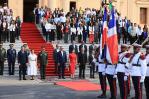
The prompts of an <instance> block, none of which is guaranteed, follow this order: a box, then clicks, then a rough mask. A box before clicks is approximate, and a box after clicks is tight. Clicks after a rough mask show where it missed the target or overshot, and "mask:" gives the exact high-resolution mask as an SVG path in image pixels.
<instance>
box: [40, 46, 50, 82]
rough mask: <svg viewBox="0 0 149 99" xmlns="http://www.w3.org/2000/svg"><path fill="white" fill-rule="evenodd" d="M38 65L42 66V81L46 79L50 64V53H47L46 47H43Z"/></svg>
mask: <svg viewBox="0 0 149 99" xmlns="http://www.w3.org/2000/svg"><path fill="white" fill-rule="evenodd" d="M38 63H39V64H40V76H41V79H42V80H43V79H45V76H46V75H45V71H46V66H47V64H48V53H47V52H46V51H45V47H44V46H42V47H41V51H40V53H39V54H38Z"/></svg>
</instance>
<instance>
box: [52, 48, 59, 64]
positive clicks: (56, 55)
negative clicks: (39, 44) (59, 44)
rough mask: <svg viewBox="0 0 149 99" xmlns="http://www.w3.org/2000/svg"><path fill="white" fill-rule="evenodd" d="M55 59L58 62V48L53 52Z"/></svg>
mask: <svg viewBox="0 0 149 99" xmlns="http://www.w3.org/2000/svg"><path fill="white" fill-rule="evenodd" d="M53 59H54V61H55V63H58V52H57V49H55V50H54V52H53Z"/></svg>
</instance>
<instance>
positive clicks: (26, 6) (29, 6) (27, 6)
mask: <svg viewBox="0 0 149 99" xmlns="http://www.w3.org/2000/svg"><path fill="white" fill-rule="evenodd" d="M38 3H39V0H24V1H23V21H24V22H34V13H33V11H34V8H35V7H36V4H38Z"/></svg>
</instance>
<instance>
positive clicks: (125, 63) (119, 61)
mask: <svg viewBox="0 0 149 99" xmlns="http://www.w3.org/2000/svg"><path fill="white" fill-rule="evenodd" d="M118 63H119V64H123V65H125V64H126V63H124V62H120V61H119V62H118Z"/></svg>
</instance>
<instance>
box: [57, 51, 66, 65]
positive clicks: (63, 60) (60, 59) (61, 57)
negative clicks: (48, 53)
mask: <svg viewBox="0 0 149 99" xmlns="http://www.w3.org/2000/svg"><path fill="white" fill-rule="evenodd" d="M66 62H67V55H66V52H65V51H63V55H62V53H61V51H59V52H58V63H60V64H65V63H66Z"/></svg>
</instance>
